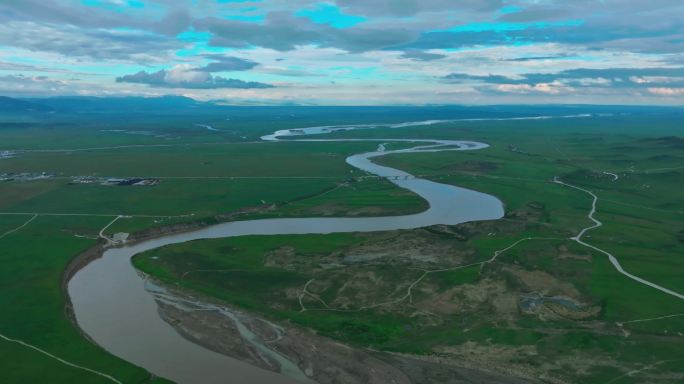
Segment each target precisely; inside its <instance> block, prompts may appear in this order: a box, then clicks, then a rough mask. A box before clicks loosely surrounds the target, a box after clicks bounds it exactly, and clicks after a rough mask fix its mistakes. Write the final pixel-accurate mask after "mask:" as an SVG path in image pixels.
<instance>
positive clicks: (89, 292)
mask: <svg viewBox="0 0 684 384" xmlns="http://www.w3.org/2000/svg"><path fill="white" fill-rule="evenodd" d="M437 122H438V121H426V122H416V123H403V124H395V125H365V126H336V127H312V128H303V129H295V130H284V131H278V132H275V133H274V134H271V135H268V136H264V137H262V139H263V140H264V141H272V142H274V143H273V144H272V145H278V143H277V141H279V140H281V139H283V138H285V139H287V140H298V141H377V142H378V144H379V145H378V150H377V151H374V152H367V153H361V154H356V155H352V156H350V157H348V158H347V163H348V164H350V165H351V166H353V167H355V168H358V169H360V170H363V171H365V172H368V173H369V174H372V175H376V176H380V177H387V178H388V179H389V180H390V181H391V182H392V183H394V184H396V185H397V186H398V187H400V188H404V189H407V190H410V191H412V192H414V193H416V194H417V195H419V196H421V197H422V198H424V199H425V200H427V201H428V203H429V204H430V207H429V208H428V209H427V210H426V211H424V212H421V213H418V214H412V215H405V216H392V217H368V218H287V219H263V220H250V221H236V222H229V223H223V224H217V225H213V226H209V227H205V228H202V229H199V230H196V231H193V232H187V233H181V234H173V235H168V236H163V237H159V238H155V239H151V240H147V241H144V242H141V243H137V244H134V245H130V246H124V247H120V248H110V249H107V250H106V251H105V252H104V255H103V257H102V258H99V259H97V260H94V261H92V262H91V263H89V264H88V265H87V266H86V267H84V268H82V269H81V270H80V271H78V272H77V273H76V274H75V275H74V276H73V277H72V278H71V280H70V281H69V284H68V293H69V296H70V299H71V303H72V305H73V310H74V313H75V316H76V321H77V322H78V325H79V327H80V328H81V329H82V330H83V331H84V332H85V333H86V334H87V335H88V336H89V337H90V338H91V339H92V340H93V341H94V342H95V343H97V344H98V345H100V346H101V347H102V348H104V349H105V350H107V351H109V352H110V353H112V354H114V355H116V356H119V357H120V358H122V359H124V360H126V361H129V362H131V363H132V364H135V365H137V366H140V367H143V368H145V369H147V370H148V371H149V372H151V373H153V374H154V375H157V376H160V377H164V378H167V379H169V380H172V381H174V382H177V383H274V384H278V383H292V382H296V381H295V380H294V379H292V378H290V377H287V376H285V375H281V374H278V373H274V372H270V371H266V370H263V369H260V368H257V367H254V366H251V365H248V364H246V363H243V362H240V361H238V360H236V359H233V358H231V357H228V356H225V355H222V354H219V353H216V352H213V351H211V350H208V349H206V348H204V347H202V346H200V345H197V344H194V343H192V342H191V341H188V340H187V339H185V338H183V337H182V336H181V335H180V334H179V333H178V332H176V330H175V329H174V328H173V327H171V325H169V324H168V323H166V322H165V321H164V320H163V319H162V318H161V317H160V315H159V313H158V308H157V303H156V301H155V298H154V296H153V294H152V293H150V292H149V291H148V290H146V282H145V279H144V277H143V276H141V274H139V273H138V272H137V271H136V270H135V268H134V267H133V265H132V263H131V258H132V257H133V256H134V255H136V254H138V253H141V252H144V251H148V250H151V249H155V248H159V247H163V246H165V245H170V244H178V243H183V242H186V241H191V240H197V239H212V238H222V237H233V236H244V235H283V234H313V233H318V234H323V233H334V232H370V231H387V230H397V229H411V228H419V227H425V226H430V225H436V224H450V225H454V224H460V223H464V222H468V221H480V220H494V219H499V218H501V217H503V214H504V210H503V205H502V203H501V201H499V200H498V199H497V198H496V197H493V196H490V195H487V194H484V193H480V192H476V191H472V190H469V189H465V188H460V187H456V186H453V185H447V184H440V183H436V182H432V181H429V180H424V179H420V178H416V177H413V176H412V175H410V174H409V173H406V172H403V171H401V170H398V169H393V168H390V167H385V166H381V165H377V164H375V163H373V162H372V161H371V160H372V159H373V158H375V157H379V156H384V155H388V154H393V153H419V152H438V151H466V150H479V149H483V148H486V147H487V145H486V144H483V143H478V142H472V141H453V140H431V139H422V138H421V139H416V140H410V139H403V140H402V139H339V140H338V139H312V138H308V137H307V136H310V135H316V134H324V133H331V132H334V131H338V130H345V131H347V130H354V129H371V128H375V127H385V128H387V127H389V128H392V127H397V128H398V127H406V126H419V125H429V124H434V123H437ZM391 142H395V143H396V142H404V143H402V144H404V145H406V144H407V143H415V146H413V147H412V148H408V149H400V150H385V146H384V144H383V143H391Z"/></svg>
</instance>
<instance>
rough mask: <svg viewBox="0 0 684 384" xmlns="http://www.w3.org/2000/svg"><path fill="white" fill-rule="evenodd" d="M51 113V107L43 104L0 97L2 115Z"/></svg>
mask: <svg viewBox="0 0 684 384" xmlns="http://www.w3.org/2000/svg"><path fill="white" fill-rule="evenodd" d="M52 111H53V108H52V107H50V106H47V105H44V104H40V103H34V102H31V101H28V100H20V99H13V98H11V97H5V96H0V112H2V113H45V112H52Z"/></svg>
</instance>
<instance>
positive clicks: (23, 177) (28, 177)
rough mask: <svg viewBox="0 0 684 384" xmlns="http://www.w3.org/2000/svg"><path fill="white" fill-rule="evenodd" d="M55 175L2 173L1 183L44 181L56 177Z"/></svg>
mask: <svg viewBox="0 0 684 384" xmlns="http://www.w3.org/2000/svg"><path fill="white" fill-rule="evenodd" d="M54 176H55V174H54V173H47V172H40V173H38V172H21V173H15V172H7V173H0V181H34V180H42V179H49V178H51V177H54Z"/></svg>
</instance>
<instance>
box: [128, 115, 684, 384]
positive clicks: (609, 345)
mask: <svg viewBox="0 0 684 384" xmlns="http://www.w3.org/2000/svg"><path fill="white" fill-rule="evenodd" d="M681 122H682V121H681V117H674V118H673V117H669V118H668V119H663V118H658V117H657V116H655V117H654V116H647V117H644V116H636V117H635V116H630V117H622V116H613V117H594V118H591V119H567V120H562V119H559V120H549V121H525V122H515V123H512V122H486V123H484V122H477V123H474V122H473V123H449V124H443V125H435V126H430V127H421V128H420V129H417V128H405V129H392V130H387V129H378V130H373V131H370V130H369V131H355V132H354V133H353V136H354V137H358V136H365V137H388V136H389V135H392V137H421V136H422V137H438V138H464V139H474V140H481V141H485V142H488V143H490V144H491V145H492V146H491V148H489V149H486V150H481V151H473V152H442V153H429V154H405V155H392V156H387V157H383V158H381V159H378V161H379V162H380V163H382V164H386V165H390V166H393V167H396V168H399V169H402V170H406V171H408V172H411V173H413V174H417V175H422V176H424V177H427V178H430V179H433V180H436V181H440V182H445V183H450V184H456V185H460V186H465V187H469V188H472V189H476V190H480V191H483V192H487V193H490V194H493V195H496V196H498V197H499V198H501V199H502V200H503V201H504V203H505V204H506V217H505V218H504V219H502V220H499V221H496V222H491V223H477V224H465V225H461V226H456V227H454V228H448V229H446V230H444V229H439V228H438V229H435V230H436V231H437V232H439V233H437V234H436V233H434V232H431V231H425V230H418V231H406V232H401V233H377V234H364V235H361V234H359V235H353V234H336V235H310V236H287V237H285V236H271V237H245V238H237V239H224V240H211V241H201V242H193V243H188V244H182V245H177V246H171V247H168V248H163V249H159V250H155V251H151V252H149V253H147V254H144V255H140V256H138V257H136V259H135V264H136V266H137V267H138V268H140V269H142V270H144V271H146V272H150V273H152V274H153V275H155V276H157V277H159V278H161V279H163V280H165V281H167V282H170V283H176V284H180V285H181V286H183V287H186V288H188V289H191V290H194V291H199V292H202V293H204V294H207V295H211V296H214V297H217V298H220V299H222V300H225V301H226V302H229V303H231V304H233V305H236V306H239V307H241V308H244V309H248V310H251V311H255V312H258V313H262V314H265V315H267V316H269V317H271V318H274V319H279V320H281V321H283V320H286V321H291V322H292V323H294V324H297V325H300V326H303V327H309V328H312V329H314V330H316V331H318V332H319V333H321V334H323V335H326V336H329V337H333V338H335V339H338V340H341V341H343V342H346V343H349V344H352V345H356V346H360V347H372V348H374V349H379V350H386V351H393V352H403V353H414V354H421V355H435V356H440V357H444V358H447V359H453V360H458V361H465V362H469V363H472V364H474V365H478V364H479V365H480V366H485V367H489V368H492V369H495V370H500V371H502V372H506V371H508V372H513V373H514V374H517V375H521V376H528V377H534V378H540V377H541V378H544V380H546V381H549V382H572V383H606V382H614V383H639V382H654V383H672V382H678V381H680V380H682V379H684V369H683V368H682V367H684V365H682V361H683V360H681V357H680V356H684V347H683V346H684V343H683V342H682V341H683V337H684V336H683V333H684V316H675V317H670V318H663V319H659V317H661V316H669V315H677V314H683V313H684V302H682V300H680V299H678V298H675V297H673V296H669V295H667V294H665V293H663V292H660V291H657V290H655V289H653V288H651V287H647V286H645V285H642V284H640V283H638V282H635V281H633V280H630V279H628V278H626V277H625V276H623V275H621V274H619V273H618V272H617V271H616V270H615V268H614V267H613V266H612V265H611V264H610V263H609V262H608V260H607V258H606V257H605V256H604V255H602V254H600V253H598V252H594V251H592V250H590V249H588V248H586V247H583V246H581V245H579V244H577V243H575V242H573V241H572V240H571V239H570V238H571V237H573V236H575V235H576V234H577V233H578V232H579V231H580V230H581V229H582V228H585V227H588V226H590V225H591V224H592V223H591V221H590V220H589V219H588V218H587V214H588V213H589V210H590V207H591V202H592V199H591V196H590V195H588V194H586V193H584V192H582V191H578V190H575V189H571V188H568V187H563V186H561V185H558V184H555V183H553V182H552V180H553V178H554V177H556V176H557V177H559V178H560V179H561V180H563V181H565V182H567V183H570V184H573V185H577V186H580V187H582V188H585V189H588V190H591V191H592V192H594V193H595V194H596V195H597V196H598V197H599V201H598V211H597V216H596V217H597V218H598V219H599V220H601V221H602V222H603V224H604V226H603V227H601V228H598V229H596V230H593V231H591V232H589V233H587V236H586V237H585V238H584V240H585V241H587V242H589V243H590V244H592V245H595V246H597V247H600V248H601V249H604V250H607V251H609V252H611V253H613V254H614V255H615V256H616V257H617V258H618V259H619V260H620V262H621V263H622V265H623V266H624V268H625V269H626V270H627V271H630V272H632V273H634V274H636V275H638V276H641V277H643V278H645V279H648V280H651V281H653V282H656V283H657V284H660V285H662V286H665V287H667V288H670V289H672V290H675V291H678V292H684V284H683V283H682V279H681V271H684V258H682V257H681V255H684V240H683V238H682V230H684V228H682V216H683V215H684V198H683V196H682V195H681V194H680V193H677V192H675V191H678V190H679V189H681V185H683V184H684V155H682V153H683V152H682V149H683V148H684V147H683V143H684V140H683V139H682V138H681ZM335 135H336V136H340V137H343V136H345V135H349V134H348V133H337V134H335ZM604 172H605V173H604ZM611 174H616V175H617V176H618V178H617V180H614V176H613V175H611ZM527 237H531V238H543V239H539V240H530V241H524V242H521V243H519V244H518V245H516V246H515V247H513V248H511V249H509V250H508V251H506V252H505V253H502V254H501V255H500V257H499V258H498V259H497V260H496V262H494V263H484V264H481V265H478V266H475V267H469V268H465V269H455V270H450V271H445V272H436V273H430V274H428V275H427V276H426V277H425V278H424V279H423V280H421V281H420V283H419V284H418V285H416V286H415V288H414V291H413V293H412V295H411V297H410V298H406V299H404V300H402V299H401V298H402V297H403V296H404V295H405V294H406V293H407V287H408V286H409V285H410V284H411V283H413V282H415V281H416V279H418V278H419V277H420V276H421V272H420V271H421V270H438V269H443V268H454V267H457V266H459V265H468V264H471V263H477V262H483V261H485V260H488V259H489V258H491V257H492V255H494V253H495V252H496V251H497V250H502V249H505V248H507V247H509V246H510V245H512V244H514V243H516V242H517V241H518V240H520V239H523V238H527ZM547 238H550V239H547ZM388 239H391V241H390V240H388ZM442 243H443V245H442V246H440V244H442ZM393 244H394V245H393ZM397 244H398V245H397ZM416 244H418V245H419V246H416ZM412 246H416V247H415V248H411V247H412ZM406 249H413V251H414V253H413V255H414V256H415V257H411V256H410V253H409V254H407V252H406V251H405V250H406ZM420 250H423V251H420ZM445 256H448V257H445ZM195 270H202V271H203V272H192V271H195ZM225 270H228V271H229V272H219V271H225ZM212 271H216V272H212ZM311 280H313V283H310V284H309V285H308V288H307V293H306V295H305V298H304V300H303V303H304V306H305V308H306V310H305V311H303V312H302V311H301V310H302V307H301V305H300V303H299V300H298V299H299V296H298V293H301V292H302V290H303V286H304V285H305V284H306V283H307V282H309V281H311ZM245 287H248V289H246V288H245ZM531 294H532V295H541V297H544V298H545V300H547V301H545V302H543V303H542V304H541V305H540V306H539V307H538V308H536V309H535V310H526V309H524V308H523V307H522V304H521V303H523V299H524V298H526V297H528V296H529V295H531ZM556 297H561V298H565V299H570V300H571V301H572V302H573V305H572V306H571V307H572V308H569V307H567V306H563V305H560V304H557V303H556V302H553V298H556ZM323 303H325V304H323ZM574 306H577V308H575V307H574ZM330 309H335V310H334V311H332V310H330ZM629 372H632V373H629Z"/></svg>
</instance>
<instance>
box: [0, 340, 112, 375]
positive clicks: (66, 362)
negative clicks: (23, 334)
mask: <svg viewBox="0 0 684 384" xmlns="http://www.w3.org/2000/svg"><path fill="white" fill-rule="evenodd" d="M0 339H3V340H5V341H8V342H10V343H16V344H19V345H22V346H24V347H26V348H30V349H33V350H34V351H36V352H40V353H42V354H43V355H46V356H48V357H50V358H52V359H55V360H57V361H59V362H60V363H62V364H64V365H68V366H70V367H73V368H77V369H80V370H83V371H86V372H90V373H93V374H96V375H98V376H101V377H104V378H105V379H107V380H109V381H111V382H113V383H117V384H123V383H122V382H121V381H119V380H117V379H116V378H115V377H114V376H110V375H108V374H106V373H102V372H100V371H96V370H94V369H91V368H88V367H84V366H82V365H78V364H74V363H72V362H70V361H67V360H64V359H62V358H60V357H58V356H55V355H53V354H52V353H50V352H48V351H45V350H43V349H40V348H38V347H36V346H35V345H31V344H29V343H26V342H24V341H21V340H17V339H13V338H11V337H7V336H5V335H3V334H1V333H0Z"/></svg>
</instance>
